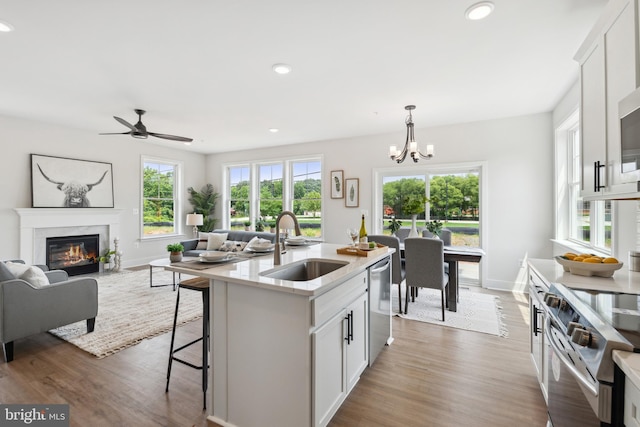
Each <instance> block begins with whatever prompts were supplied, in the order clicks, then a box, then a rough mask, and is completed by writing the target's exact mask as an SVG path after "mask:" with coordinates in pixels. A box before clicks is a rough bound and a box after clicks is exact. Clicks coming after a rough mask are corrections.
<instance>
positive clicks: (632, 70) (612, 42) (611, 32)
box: [575, 0, 640, 200]
mask: <svg viewBox="0 0 640 427" xmlns="http://www.w3.org/2000/svg"><path fill="white" fill-rule="evenodd" d="M637 6H638V0H614V1H611V2H609V4H608V5H607V7H606V9H605V12H604V14H603V15H602V17H601V18H600V19H599V20H598V22H597V24H596V26H595V27H594V28H593V30H592V31H591V32H590V33H589V36H588V37H587V39H586V40H585V42H584V43H583V45H582V46H581V47H580V49H579V50H578V53H577V54H576V56H575V59H576V60H577V61H578V62H579V64H580V93H581V101H580V107H581V108H580V111H581V120H580V126H581V132H580V133H581V138H582V195H583V197H585V198H587V199H588V200H589V199H590V200H597V199H607V198H615V196H616V195H618V194H621V193H626V192H628V191H629V190H628V187H629V186H628V183H630V182H633V181H636V180H637V177H636V176H635V175H633V174H632V175H629V174H623V173H622V171H621V156H620V152H621V147H620V124H619V117H618V102H620V100H621V99H622V98H624V97H625V96H627V95H628V94H630V93H631V92H633V91H634V90H635V89H636V87H637V83H638V72H639V69H640V68H639V66H638V60H639V58H638V46H640V43H639V40H638V36H637V32H636V22H637V16H638V7H637ZM625 184H626V185H625Z"/></svg>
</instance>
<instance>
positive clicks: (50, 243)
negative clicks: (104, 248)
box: [46, 234, 100, 276]
mask: <svg viewBox="0 0 640 427" xmlns="http://www.w3.org/2000/svg"><path fill="white" fill-rule="evenodd" d="M46 246H47V258H46V259H47V267H49V269H51V270H64V271H66V272H67V274H69V276H77V275H78V274H88V273H97V272H98V271H99V270H100V264H99V261H98V257H99V252H100V247H99V246H100V235H98V234H87V235H82V236H61V237H47V240H46Z"/></svg>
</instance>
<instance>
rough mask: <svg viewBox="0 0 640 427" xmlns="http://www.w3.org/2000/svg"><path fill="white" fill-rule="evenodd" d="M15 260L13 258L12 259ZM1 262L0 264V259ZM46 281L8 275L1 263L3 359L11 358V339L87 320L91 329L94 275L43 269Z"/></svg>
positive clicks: (94, 310) (0, 338) (95, 309)
mask: <svg viewBox="0 0 640 427" xmlns="http://www.w3.org/2000/svg"><path fill="white" fill-rule="evenodd" d="M14 262H15V261H14ZM0 264H3V263H2V262H0ZM39 267H40V268H41V269H43V270H45V275H46V276H47V278H48V279H49V283H50V284H49V285H46V286H42V287H36V286H34V285H32V284H31V283H29V282H27V281H25V280H22V279H16V278H13V279H12V278H10V277H8V276H9V274H10V273H8V270H7V268H6V266H5V265H4V264H3V265H2V266H0V270H2V274H1V275H0V276H1V277H2V278H3V279H4V280H1V281H0V342H1V343H2V347H3V350H4V357H5V360H6V362H11V361H12V360H13V349H14V341H15V340H17V339H20V338H25V337H28V336H30V335H35V334H39V333H41V332H46V331H48V330H50V329H55V328H58V327H60V326H64V325H68V324H70V323H75V322H79V321H81V320H86V321H87V332H93V329H94V327H95V320H96V315H97V314H98V282H97V281H96V279H94V278H87V277H81V278H73V279H69V277H68V275H67V273H66V272H65V271H62V270H51V271H46V267H44V268H43V267H42V266H39Z"/></svg>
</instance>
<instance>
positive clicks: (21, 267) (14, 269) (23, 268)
mask: <svg viewBox="0 0 640 427" xmlns="http://www.w3.org/2000/svg"><path fill="white" fill-rule="evenodd" d="M5 265H6V266H7V268H8V269H9V271H10V272H11V274H13V277H18V278H20V276H22V275H23V274H24V273H26V272H27V270H28V269H29V266H28V265H26V264H20V263H18V262H11V261H7V262H6V263H5ZM36 268H37V267H36Z"/></svg>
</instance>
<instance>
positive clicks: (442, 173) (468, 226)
mask: <svg viewBox="0 0 640 427" xmlns="http://www.w3.org/2000/svg"><path fill="white" fill-rule="evenodd" d="M481 172H482V167H481V166H479V165H459V166H458V165H451V166H438V167H428V166H425V167H417V168H413V169H412V170H411V171H410V172H407V171H399V170H397V169H389V170H385V171H383V172H376V176H377V182H379V188H378V190H377V192H378V194H377V195H376V196H375V197H376V200H377V203H376V204H377V205H378V207H377V209H376V212H374V215H375V216H377V219H376V218H375V217H374V224H382V233H384V234H390V233H391V231H390V230H389V225H390V222H391V219H392V217H395V219H397V220H399V221H400V222H401V227H403V228H409V227H411V224H412V219H411V216H412V215H413V214H416V213H417V220H416V228H417V229H418V231H419V232H420V231H421V230H423V229H425V224H426V221H433V220H438V221H441V222H443V225H444V227H445V228H447V229H449V230H451V232H452V235H451V244H452V245H454V246H471V247H481V246H482V245H481V235H480V177H481ZM422 195H426V197H427V198H428V199H429V203H428V204H427V205H426V207H428V209H429V210H428V211H424V207H423V208H422V209H417V210H416V211H415V212H414V211H411V210H410V209H409V210H408V209H407V208H408V207H411V203H410V201H411V200H419V198H420V196H422ZM420 204H421V203H420ZM418 205H419V204H418ZM416 206H417V205H416ZM418 211H420V212H419V213H418ZM377 232H378V231H377ZM459 274H460V281H461V283H465V284H467V285H478V284H480V270H479V265H478V264H477V263H468V262H461V263H460V264H459Z"/></svg>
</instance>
